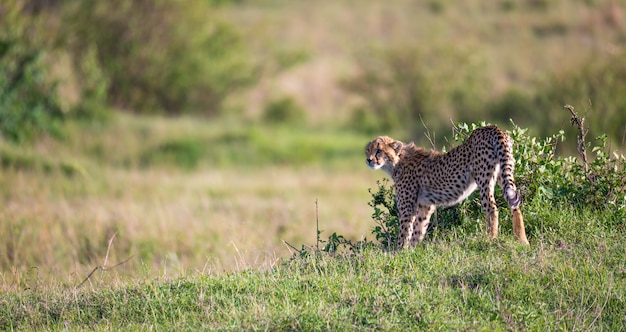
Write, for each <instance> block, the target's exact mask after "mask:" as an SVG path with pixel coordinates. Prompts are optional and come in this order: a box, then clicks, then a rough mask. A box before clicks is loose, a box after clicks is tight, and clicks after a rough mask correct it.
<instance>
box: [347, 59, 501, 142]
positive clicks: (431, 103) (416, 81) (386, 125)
mask: <svg viewBox="0 0 626 332" xmlns="http://www.w3.org/2000/svg"><path fill="white" fill-rule="evenodd" d="M477 53H478V52H477V51H476V50H473V49H468V50H466V49H463V48H460V47H455V48H449V47H448V46H445V47H434V48H432V49H429V50H427V51H425V50H422V49H420V48H417V47H414V46H402V47H396V48H389V49H386V50H384V51H372V52H370V53H367V54H366V56H363V57H360V58H357V61H356V62H357V66H358V70H359V72H358V74H356V75H355V76H353V77H349V78H347V79H345V80H344V81H343V82H341V84H342V87H343V89H344V90H346V91H347V92H348V93H351V94H354V95H356V96H358V97H359V98H360V99H361V101H362V103H361V104H360V105H358V106H357V107H356V108H355V110H354V112H353V116H352V121H351V124H353V126H354V128H355V129H357V130H362V131H364V132H371V131H390V130H392V129H393V130H397V129H403V130H408V131H417V129H418V128H419V127H420V125H421V123H422V120H423V121H424V122H426V123H428V124H429V127H430V128H431V129H432V130H433V131H434V132H440V131H441V130H444V129H445V128H446V127H447V125H446V123H448V121H449V119H450V118H451V117H455V118H458V119H460V120H462V121H463V120H473V119H474V118H476V116H477V115H478V114H483V113H484V111H483V109H484V104H485V101H486V99H487V97H488V95H489V93H490V91H489V90H488V86H489V84H486V83H487V77H486V76H485V70H484V65H485V63H484V61H482V58H481V57H480V54H477ZM459 67H463V70H459ZM450 77H454V79H453V80H451V79H450ZM372 118H374V119H375V120H376V121H375V122H372V121H370V119H372Z"/></svg>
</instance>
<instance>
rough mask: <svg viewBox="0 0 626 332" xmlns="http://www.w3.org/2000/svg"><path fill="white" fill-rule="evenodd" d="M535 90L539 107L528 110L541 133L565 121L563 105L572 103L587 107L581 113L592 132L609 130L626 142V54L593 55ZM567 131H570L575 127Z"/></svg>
mask: <svg viewBox="0 0 626 332" xmlns="http://www.w3.org/2000/svg"><path fill="white" fill-rule="evenodd" d="M536 90H537V92H536V94H535V104H536V109H537V110H538V111H535V112H532V113H529V114H531V116H532V121H533V122H534V123H535V124H536V125H538V127H539V129H540V130H541V134H543V135H547V134H548V133H549V132H550V130H551V128H554V126H556V125H559V124H561V123H563V117H562V113H561V112H562V109H561V107H562V106H563V105H565V104H570V105H573V106H574V107H576V109H579V110H585V111H584V112H579V113H582V115H584V116H585V117H587V118H589V119H590V121H588V122H589V132H590V135H591V136H593V137H596V136H601V135H603V134H607V135H608V138H609V139H610V140H611V141H612V142H614V143H617V144H621V145H624V144H625V143H626V142H624V135H625V134H626V94H625V93H624V91H626V54H622V55H619V56H613V57H608V58H606V59H605V58H602V59H597V58H592V59H590V60H589V61H588V62H587V63H585V64H583V65H580V66H577V67H574V68H571V69H568V70H565V71H561V72H556V73H553V74H552V75H550V76H549V78H548V79H547V80H546V81H545V82H542V83H539V84H538V87H537V89H536ZM552 110H554V111H552ZM566 133H568V135H570V134H572V133H574V130H571V129H569V130H566Z"/></svg>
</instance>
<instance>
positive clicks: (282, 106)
mask: <svg viewBox="0 0 626 332" xmlns="http://www.w3.org/2000/svg"><path fill="white" fill-rule="evenodd" d="M306 116H307V113H306V111H305V110H304V108H302V106H300V105H299V104H298V103H297V102H296V100H295V99H293V98H291V97H282V98H278V99H273V100H271V101H269V102H268V103H267V105H265V109H264V110H263V120H264V121H266V122H268V123H274V124H289V125H297V124H302V123H304V122H305V121H306Z"/></svg>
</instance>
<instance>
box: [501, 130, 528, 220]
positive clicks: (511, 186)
mask: <svg viewBox="0 0 626 332" xmlns="http://www.w3.org/2000/svg"><path fill="white" fill-rule="evenodd" d="M499 134H500V135H499V136H500V137H499V138H498V141H499V142H505V144H502V145H499V144H496V150H500V151H497V152H498V156H499V159H500V169H501V172H500V184H501V187H502V191H503V192H504V198H505V199H506V201H507V203H508V204H509V206H510V207H511V209H516V208H518V207H519V206H520V204H522V195H520V193H519V192H518V191H517V189H516V187H515V181H514V179H513V170H514V168H515V159H514V157H513V140H512V139H511V137H509V135H507V134H506V133H505V132H503V131H500V132H499Z"/></svg>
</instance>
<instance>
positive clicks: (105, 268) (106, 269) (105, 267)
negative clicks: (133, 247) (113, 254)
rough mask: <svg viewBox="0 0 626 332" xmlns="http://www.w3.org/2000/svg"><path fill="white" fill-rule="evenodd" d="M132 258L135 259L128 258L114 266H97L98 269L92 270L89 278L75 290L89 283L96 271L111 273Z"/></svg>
mask: <svg viewBox="0 0 626 332" xmlns="http://www.w3.org/2000/svg"><path fill="white" fill-rule="evenodd" d="M131 258H133V256H130V257H128V258H126V259H125V260H123V261H121V262H119V263H117V264H115V265H113V266H103V265H100V266H96V267H94V269H93V270H91V272H89V274H88V275H87V277H86V278H85V280H83V281H82V282H81V283H80V284H78V285H77V286H76V287H75V289H78V288H80V286H82V285H83V284H84V283H85V282H87V280H89V278H91V276H92V275H93V274H94V273H95V272H96V271H98V270H102V271H105V272H106V271H111V270H113V269H115V268H116V267H118V266H120V265H122V264H125V263H126V262H128V261H129V260H131Z"/></svg>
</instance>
